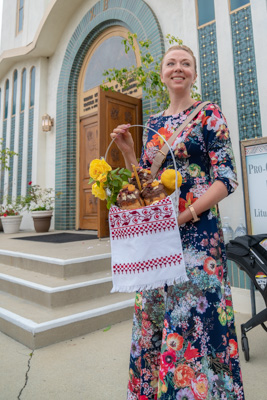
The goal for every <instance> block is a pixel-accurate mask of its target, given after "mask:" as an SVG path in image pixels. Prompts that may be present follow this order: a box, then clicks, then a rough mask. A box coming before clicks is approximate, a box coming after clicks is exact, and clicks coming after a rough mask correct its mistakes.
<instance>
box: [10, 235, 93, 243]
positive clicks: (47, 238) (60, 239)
mask: <svg viewBox="0 0 267 400" xmlns="http://www.w3.org/2000/svg"><path fill="white" fill-rule="evenodd" d="M13 239H18V240H30V241H33V242H43V243H69V242H78V241H81V240H92V239H98V237H97V235H90V234H85V233H52V234H51V235H49V234H48V235H38V236H25V237H17V238H13Z"/></svg>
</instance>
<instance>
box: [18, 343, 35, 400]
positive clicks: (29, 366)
mask: <svg viewBox="0 0 267 400" xmlns="http://www.w3.org/2000/svg"><path fill="white" fill-rule="evenodd" d="M33 353H34V350H33V351H32V353H30V358H29V360H28V369H27V371H26V374H25V383H24V386H23V388H22V389H21V390H20V392H19V395H18V400H20V396H21V394H22V392H23V390H24V389H25V387H26V386H27V383H28V378H29V372H30V369H31V360H32V357H33Z"/></svg>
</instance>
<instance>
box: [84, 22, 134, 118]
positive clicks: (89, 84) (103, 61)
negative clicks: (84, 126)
mask: <svg viewBox="0 0 267 400" xmlns="http://www.w3.org/2000/svg"><path fill="white" fill-rule="evenodd" d="M127 38H128V30H127V29H126V28H124V27H122V26H120V27H119V26H114V27H112V28H108V29H106V30H105V31H104V32H103V33H102V34H101V35H100V36H99V37H98V38H97V39H96V40H95V42H94V43H93V45H92V46H91V47H90V49H89V51H88V53H87V55H86V57H85V59H84V62H83V65H82V68H81V74H80V78H79V83H78V92H79V94H80V96H81V100H80V101H81V103H80V104H81V107H80V110H81V113H82V114H81V115H86V114H88V113H90V112H93V111H96V110H97V107H98V92H97V87H98V86H99V85H100V84H102V82H103V80H104V77H103V72H104V71H105V70H108V69H109V68H117V69H121V68H123V67H125V68H129V67H131V66H132V65H135V66H136V65H137V66H140V65H141V58H140V52H139V47H138V43H137V42H136V43H135V51H133V50H132V49H130V50H129V51H128V53H127V54H126V53H125V49H124V44H123V43H122V42H123V40H125V39H127ZM110 49H112V51H110ZM107 85H109V82H108V83H107ZM111 85H114V82H112V83H110V86H111ZM115 90H116V91H118V92H120V91H122V88H121V87H120V85H119V84H116V85H115ZM123 92H124V93H125V94H129V95H131V96H134V97H138V98H140V97H142V90H141V88H137V87H136V83H135V82H132V83H131V85H130V87H129V88H128V90H126V91H123Z"/></svg>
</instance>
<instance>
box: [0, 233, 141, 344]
mask: <svg viewBox="0 0 267 400" xmlns="http://www.w3.org/2000/svg"><path fill="white" fill-rule="evenodd" d="M20 235H22V236H23V235H24V236H27V235H29V234H27V233H25V234H24V233H21V234H20ZM13 238H14V235H13V236H12V235H10V237H9V236H8V235H5V236H3V235H2V236H1V241H0V305H1V307H2V308H0V330H1V331H2V332H3V333H5V334H7V335H9V336H10V337H12V338H13V339H15V340H17V341H19V342H21V343H23V344H24V345H26V346H28V347H29V348H31V349H36V348H40V347H44V346H48V345H50V344H53V343H56V342H60V341H63V340H68V339H71V338H73V337H76V336H81V335H84V334H87V333H90V332H93V331H95V330H97V329H102V328H105V327H107V326H108V325H112V324H115V323H118V322H122V321H124V320H127V319H131V318H132V314H133V304H134V297H135V296H134V294H133V293H130V294H128V293H112V294H111V293H110V290H111V287H112V281H111V253H110V243H109V240H101V241H100V240H90V241H85V242H81V241H80V242H76V243H67V244H51V243H50V244H47V243H46V244H45V243H40V244H39V243H31V242H28V241H23V240H13ZM14 249H15V250H16V251H14Z"/></svg>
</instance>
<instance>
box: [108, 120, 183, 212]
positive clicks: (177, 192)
mask: <svg viewBox="0 0 267 400" xmlns="http://www.w3.org/2000/svg"><path fill="white" fill-rule="evenodd" d="M134 127H140V128H144V129H150V130H151V131H153V132H154V133H156V134H157V135H159V136H160V137H161V139H162V140H163V141H164V142H165V145H166V146H167V148H168V149H169V151H170V153H171V156H172V160H173V165H174V169H175V204H177V205H178V199H179V190H178V176H177V166H176V162H175V157H174V154H173V151H172V149H171V146H170V145H169V143H168V142H167V140H166V139H165V137H164V136H162V135H161V134H160V133H159V132H157V131H156V130H155V129H153V128H150V126H146V125H131V126H129V128H128V129H130V128H134ZM114 140H115V139H112V141H111V142H110V144H109V145H108V148H107V150H106V153H105V157H104V159H105V160H106V159H107V155H108V152H109V149H110V147H111V145H112V143H113V142H114Z"/></svg>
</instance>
